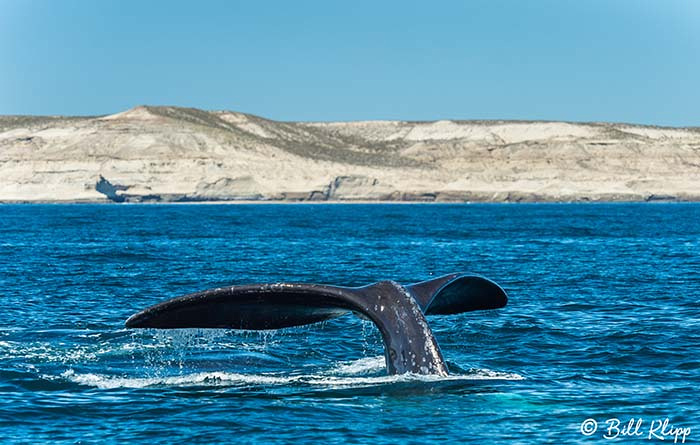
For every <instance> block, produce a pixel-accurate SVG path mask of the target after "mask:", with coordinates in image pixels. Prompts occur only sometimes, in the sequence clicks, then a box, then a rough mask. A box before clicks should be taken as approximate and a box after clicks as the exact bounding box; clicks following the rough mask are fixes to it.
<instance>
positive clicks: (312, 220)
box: [0, 204, 700, 444]
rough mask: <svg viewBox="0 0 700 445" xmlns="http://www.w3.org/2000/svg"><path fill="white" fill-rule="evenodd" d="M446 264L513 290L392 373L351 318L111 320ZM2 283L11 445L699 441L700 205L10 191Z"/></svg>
mask: <svg viewBox="0 0 700 445" xmlns="http://www.w3.org/2000/svg"><path fill="white" fill-rule="evenodd" d="M456 271H465V272H473V273H478V274H482V275H484V276H486V277H489V278H491V279H493V280H494V281H496V282H498V283H499V284H501V285H502V286H503V287H504V288H505V290H506V291H507V292H508V294H509V304H508V306H507V307H505V308H503V309H499V310H495V311H483V312H471V313H465V314H460V315H455V316H435V317H431V318H430V323H431V326H432V328H433V330H434V332H435V336H436V338H437V340H438V341H439V343H440V346H441V349H442V353H443V355H444V356H445V359H446V360H447V362H448V365H449V368H450V371H451V375H450V377H447V378H435V377H416V376H414V377H411V376H408V377H407V376H399V377H388V376H386V373H385V369H384V359H383V348H382V342H381V337H380V335H379V333H378V331H377V330H376V329H375V328H374V327H373V325H372V324H371V323H370V322H368V321H363V320H361V319H359V318H356V317H354V316H352V315H348V316H345V317H341V318H339V319H335V320H331V321H328V322H325V323H323V324H317V325H311V326H305V327H300V328H292V329H286V330H280V331H276V332H263V333H260V332H240V331H229V330H174V331H156V330H127V329H125V328H124V321H125V320H126V318H127V317H129V316H130V315H131V314H132V313H134V312H136V311H138V310H141V309H143V308H145V307H147V306H150V305H152V304H155V303H158V302H160V301H163V300H166V299H169V298H172V297H175V296H178V295H182V294H185V293H190V292H194V291H198V290H203V289H207V288H212V287H219V286H226V285H232V284H247V283H265V282H280V281H292V282H315V283H327V284H335V285H344V286H360V285H364V284H368V283H371V282H374V281H378V280H383V279H394V280H396V281H399V282H402V283H410V282H415V281H421V280H426V279H430V278H431V277H436V276H439V275H443V274H446V273H450V272H456ZM0 298H1V301H2V306H1V310H0V398H1V400H2V401H1V403H0V442H2V443H43V442H50V443H59V442H66V443H99V444H102V443H125V442H136V443H148V444H161V443H163V444H171V443H195V442H199V443H236V444H239V443H331V444H344V443H371V444H384V443H387V444H389V443H391V444H394V443H416V444H423V443H475V444H482V443H491V442H496V443H509V442H512V443H546V442H550V443H572V442H575V443H601V442H607V443H609V442H610V441H607V440H604V438H603V436H604V434H607V433H608V430H607V428H608V426H609V424H608V423H606V421H607V420H608V419H613V418H617V419H618V420H619V421H620V427H619V428H620V429H621V428H622V426H623V424H626V423H627V422H628V421H629V420H630V419H634V421H635V422H638V421H639V419H641V425H640V427H639V428H638V430H637V433H640V434H639V435H636V436H632V435H623V434H621V433H620V434H618V436H616V439H615V441H617V442H619V443H656V442H661V439H660V438H659V437H657V436H659V435H660V437H664V438H665V439H666V440H665V442H664V443H669V442H670V443H673V440H674V435H673V432H674V431H675V432H677V431H679V430H680V429H681V428H684V429H686V430H685V431H687V432H688V434H686V438H685V439H686V443H689V442H697V441H698V439H700V391H699V390H698V388H699V387H700V205H697V204H517V205H498V204H492V205H488V204H486V205H446V204H445V205H441V204H426V205H423V204H413V205H383V204H381V205H379V204H377V205H362V204H353V205H323V204H317V205H305V204H299V205H272V204H268V205H0ZM667 418H668V419H669V421H668V422H669V423H668V424H667V425H666V426H665V427H664V428H657V429H656V430H654V428H656V425H657V423H655V422H659V425H661V424H662V422H663V421H664V420H665V419H667ZM587 419H593V420H594V421H595V422H596V423H597V425H598V426H597V427H596V426H595V424H594V423H593V422H592V421H588V422H586V424H584V426H583V429H584V432H586V433H587V434H590V435H584V434H583V433H582V423H583V422H584V421H586V420H587ZM611 422H612V424H614V420H613V421H611ZM650 430H653V431H655V432H654V435H652V436H651V437H648V434H647V433H649V432H650ZM662 430H663V431H664V434H665V435H661V432H662ZM614 433H615V430H614V428H612V429H611V430H610V434H611V435H614ZM628 433H630V434H632V433H635V432H634V431H631V432H630V431H628ZM669 434H670V435H669ZM678 443H681V439H680V437H679V438H678Z"/></svg>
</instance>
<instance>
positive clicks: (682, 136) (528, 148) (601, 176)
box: [0, 106, 700, 202]
mask: <svg viewBox="0 0 700 445" xmlns="http://www.w3.org/2000/svg"><path fill="white" fill-rule="evenodd" d="M655 199H665V200H700V129H698V128H660V127H649V126H635V125H626V124H605V123H588V124H575V123H564V122H513V121H437V122H400V121H368V122H342V123H341V122H338V123H301V122H276V121H271V120H267V119H263V118H260V117H256V116H252V115H248V114H243V113H235V112H228V111H213V112H207V111H202V110H197V109H191V108H177V107H145V106H144V107H137V108H134V109H131V110H128V111H125V112H123V113H118V114H114V115H110V116H101V117H29V116H4V117H0V201H5V202H15V201H19V202H24V201H29V202H32V201H34V202H35V201H95V202H100V201H114V202H144V201H155V202H169V201H171V202H172V201H219V200H226V201H230V200H341V201H342V200H370V201H371V200H408V201H415V200H420V201H580V200H591V201H597V200H606V201H640V200H655Z"/></svg>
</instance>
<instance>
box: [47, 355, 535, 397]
mask: <svg viewBox="0 0 700 445" xmlns="http://www.w3.org/2000/svg"><path fill="white" fill-rule="evenodd" d="M361 360H366V361H367V362H368V363H369V362H370V360H371V361H372V364H371V367H372V368H371V369H374V364H373V363H374V362H376V357H370V358H368V359H361ZM361 360H358V362H359V361H361ZM351 366H352V365H351ZM359 367H360V365H358V368H359ZM369 367H370V366H367V365H365V369H366V368H369ZM358 368H348V369H351V370H356V369H358ZM336 369H337V368H336ZM45 377H46V378H49V379H53V378H52V377H49V376H45ZM61 377H62V378H64V379H66V380H69V381H71V382H73V383H77V384H79V385H85V386H92V387H96V388H99V389H117V388H147V387H152V386H176V387H187V386H282V385H305V386H312V387H318V386H320V387H327V388H347V387H367V386H376V385H387V384H393V383H402V382H416V381H418V382H428V383H430V382H443V381H451V382H455V381H464V382H469V381H482V380H523V379H524V377H522V376H520V375H518V374H515V373H505V372H497V371H492V370H488V369H476V370H470V372H468V373H467V374H451V375H448V376H438V375H418V374H402V375H392V376H390V375H385V376H359V377H358V376H337V375H324V374H318V375H296V376H295V375H289V376H284V375H271V374H240V373H231V372H200V373H194V374H186V375H177V376H165V377H124V376H113V375H112V376H110V375H103V374H92V373H85V374H79V373H76V372H75V371H74V370H72V369H70V370H68V371H65V372H64V373H62V374H61Z"/></svg>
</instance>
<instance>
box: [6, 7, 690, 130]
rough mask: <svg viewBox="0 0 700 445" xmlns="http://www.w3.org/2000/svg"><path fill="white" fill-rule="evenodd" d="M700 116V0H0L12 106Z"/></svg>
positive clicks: (312, 116)
mask: <svg viewBox="0 0 700 445" xmlns="http://www.w3.org/2000/svg"><path fill="white" fill-rule="evenodd" d="M139 104H154V105H180V106H192V107H198V108H203V109H232V110H239V111H245V112H249V113H254V114H259V115H262V116H266V117H270V118H273V119H281V120H358V119H409V120H432V119H449V118H452V119H551V120H572V121H617V122H620V121H622V122H636V123H649V124H659V125H676V126H681V125H693V126H700V0H677V1H675V0H658V1H650V0H617V1H616V0H576V1H566V0H542V1H537V0H512V1H501V0H485V1H468V0H463V1H437V0H435V1H427V0H425V1H422V2H414V1H410V0H402V1H380V0H374V1H364V0H352V1H342V2H341V1H332V0H319V1H304V0H294V1H276V2H272V1H269V2H266V1H262V0H261V1H233V0H231V1H206V0H198V1H176V0H169V1H147V0H139V1H132V0H120V1H106V0H103V1H98V0H95V1H92V0H84V1H77V0H60V1H59V0H0V114H71V115H75V114H81V115H82V114H108V113H114V112H118V111H121V110H124V109H127V108H131V107H133V106H135V105H139Z"/></svg>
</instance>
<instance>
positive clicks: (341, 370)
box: [330, 355, 386, 375]
mask: <svg viewBox="0 0 700 445" xmlns="http://www.w3.org/2000/svg"><path fill="white" fill-rule="evenodd" d="M385 366H386V363H385V359H384V356H381V355H378V356H376V357H363V358H361V359H358V360H353V361H350V362H342V363H339V364H338V365H337V366H336V367H335V368H333V369H332V370H331V371H330V373H331V374H341V375H357V374H366V373H369V372H374V371H380V370H382V369H384V367H385Z"/></svg>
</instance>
